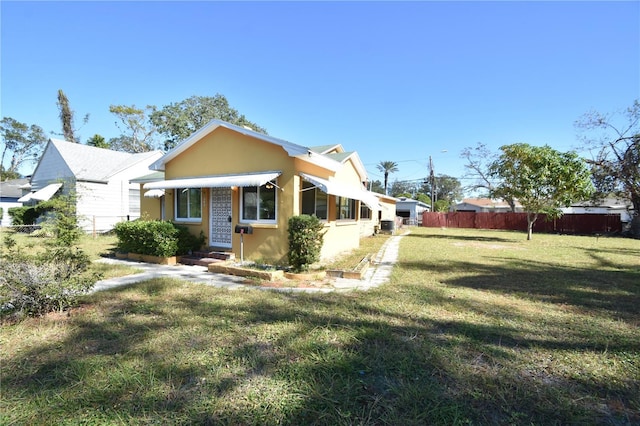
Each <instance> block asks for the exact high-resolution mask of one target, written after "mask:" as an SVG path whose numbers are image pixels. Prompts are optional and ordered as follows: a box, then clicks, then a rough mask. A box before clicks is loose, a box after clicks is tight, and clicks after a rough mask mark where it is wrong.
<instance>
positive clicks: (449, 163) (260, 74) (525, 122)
mask: <svg viewBox="0 0 640 426" xmlns="http://www.w3.org/2000/svg"><path fill="white" fill-rule="evenodd" d="M0 8H1V9H0V11H1V61H2V62H1V68H0V70H1V75H0V78H1V99H0V101H1V102H0V108H1V115H2V116H3V117H12V118H15V119H16V120H19V121H22V122H25V123H27V124H38V125H39V126H41V127H43V128H44V130H45V131H47V132H51V131H54V132H60V127H61V126H60V122H59V119H58V110H57V107H56V95H57V91H58V89H62V90H63V91H64V92H65V93H66V94H67V96H68V98H69V100H70V103H71V106H72V108H73V109H74V111H75V113H76V124H77V126H79V125H80V124H81V117H82V116H84V115H85V114H87V113H88V114H90V120H89V123H88V124H87V125H85V126H84V127H82V128H81V129H80V131H79V134H80V135H81V137H82V140H83V141H84V140H86V139H88V138H89V137H91V136H92V135H94V134H96V133H98V134H101V135H102V136H104V137H106V138H107V139H108V138H110V137H114V136H117V135H118V134H119V130H118V129H117V127H116V126H115V125H114V122H115V117H114V116H113V115H112V114H111V113H109V105H111V104H118V105H131V104H135V105H136V106H144V105H156V106H158V107H162V106H164V105H167V104H169V103H171V102H179V101H181V100H183V99H186V98H188V97H190V96H192V95H198V96H213V95H215V94H216V93H220V94H223V95H225V96H226V97H227V99H228V100H229V102H230V104H231V105H232V106H233V107H234V108H236V109H237V110H239V111H240V112H241V113H243V114H245V115H246V116H247V118H248V119H249V120H251V121H254V122H256V123H258V124H259V125H261V126H262V127H264V128H266V129H267V131H268V132H269V134H271V135H272V136H275V137H279V138H282V139H286V140H288V141H291V142H294V143H297V144H300V145H305V146H313V145H324V144H332V143H341V144H343V146H344V147H345V149H346V150H348V151H353V150H355V151H357V152H358V153H359V155H360V157H361V159H362V161H363V163H364V164H365V166H366V168H367V170H368V172H369V176H370V178H372V179H374V180H375V179H379V180H381V179H382V176H381V173H380V172H379V171H377V169H376V164H377V163H379V162H380V161H396V162H397V163H398V165H399V171H398V172H397V173H395V174H392V175H391V180H392V181H393V180H395V179H399V180H412V179H420V178H422V177H424V176H426V175H427V174H428V168H427V167H428V159H429V156H432V157H433V161H434V167H435V172H436V174H440V173H444V174H448V175H451V176H455V177H462V175H463V174H464V167H463V164H464V162H463V160H462V159H460V151H461V150H462V149H463V148H465V147H469V146H474V145H475V144H476V143H477V142H482V143H485V144H487V145H488V146H489V147H490V148H492V149H493V150H494V151H497V150H498V148H499V147H500V146H501V145H504V144H510V143H515V142H526V143H530V144H533V145H543V144H549V145H551V146H552V147H554V148H556V149H559V150H563V151H566V150H569V149H576V148H579V147H578V146H577V138H576V129H575V128H574V122H575V120H577V119H578V118H579V117H580V116H581V115H583V114H584V113H585V112H587V111H589V110H598V111H601V112H612V111H616V110H619V109H622V108H626V107H627V106H630V105H631V104H632V102H633V100H634V99H637V98H639V97H640V2H637V1H633V2H631V1H628V2H610V1H607V2H481V1H478V2H429V1H427V2H146V1H143V2H124V1H123V2H100V1H97V2H11V1H2V2H0ZM23 172H24V173H28V172H29V170H24V171H23ZM466 183H469V182H468V181H464V180H463V184H466Z"/></svg>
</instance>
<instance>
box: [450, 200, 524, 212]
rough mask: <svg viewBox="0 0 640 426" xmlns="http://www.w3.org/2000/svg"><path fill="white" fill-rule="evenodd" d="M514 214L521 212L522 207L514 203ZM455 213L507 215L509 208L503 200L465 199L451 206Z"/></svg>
mask: <svg viewBox="0 0 640 426" xmlns="http://www.w3.org/2000/svg"><path fill="white" fill-rule="evenodd" d="M515 204H516V213H520V212H522V206H521V205H520V203H519V202H517V201H516V203H515ZM453 210H454V211H457V212H476V213H508V212H510V211H511V206H510V205H509V203H507V202H506V201H504V200H493V199H491V198H465V199H464V200H462V202H460V203H458V204H456V205H455V206H453Z"/></svg>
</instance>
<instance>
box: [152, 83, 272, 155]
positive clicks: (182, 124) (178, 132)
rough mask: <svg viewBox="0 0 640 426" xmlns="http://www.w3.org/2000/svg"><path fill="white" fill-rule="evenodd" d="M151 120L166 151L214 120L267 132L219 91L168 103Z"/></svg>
mask: <svg viewBox="0 0 640 426" xmlns="http://www.w3.org/2000/svg"><path fill="white" fill-rule="evenodd" d="M150 119H151V123H152V124H153V125H154V126H155V127H156V129H157V131H158V133H160V134H162V135H163V136H164V137H165V141H164V148H165V149H166V150H169V149H171V148H173V147H174V146H175V145H176V144H178V143H179V142H180V141H182V140H184V139H186V138H188V137H189V136H191V134H193V133H194V132H196V131H197V130H199V129H201V128H202V127H204V126H205V125H206V124H207V123H208V122H209V121H211V120H213V119H219V120H223V121H226V122H229V123H231V124H236V125H238V126H246V127H250V128H251V129H253V130H254V131H256V132H258V133H264V134H267V131H266V130H265V129H264V128H262V127H260V126H259V125H257V124H256V123H253V122H251V121H249V120H247V118H246V117H245V116H244V115H242V114H240V113H239V112H238V111H237V110H236V109H234V108H232V107H231V106H230V105H229V101H227V98H225V97H224V96H223V95H221V94H219V93H217V94H216V95H215V96H213V97H210V96H191V97H190V98H187V99H185V100H183V101H181V102H177V103H171V104H169V105H165V106H164V107H162V109H160V110H157V111H154V112H153V113H152V114H151V116H150Z"/></svg>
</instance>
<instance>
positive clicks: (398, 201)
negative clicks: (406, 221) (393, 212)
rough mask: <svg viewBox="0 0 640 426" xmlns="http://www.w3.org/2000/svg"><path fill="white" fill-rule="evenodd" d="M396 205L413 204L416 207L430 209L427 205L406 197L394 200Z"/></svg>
mask: <svg viewBox="0 0 640 426" xmlns="http://www.w3.org/2000/svg"><path fill="white" fill-rule="evenodd" d="M398 204H415V205H416V206H420V207H427V208H431V206H430V205H429V204H427V203H425V202H423V201H419V200H414V199H413V198H407V197H400V198H396V205H398Z"/></svg>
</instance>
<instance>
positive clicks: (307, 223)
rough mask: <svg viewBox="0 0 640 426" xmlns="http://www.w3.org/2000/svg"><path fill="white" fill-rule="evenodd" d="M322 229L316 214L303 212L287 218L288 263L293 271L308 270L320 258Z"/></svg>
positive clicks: (322, 226)
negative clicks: (311, 214)
mask: <svg viewBox="0 0 640 426" xmlns="http://www.w3.org/2000/svg"><path fill="white" fill-rule="evenodd" d="M323 230H324V225H323V224H322V222H321V221H320V219H318V218H317V217H316V216H310V215H306V214H303V215H299V216H293V217H290V218H289V265H290V266H291V267H292V269H293V271H294V272H303V271H308V270H309V267H310V266H311V265H312V264H313V263H315V262H317V261H318V260H320V250H321V249H322V244H323V240H324V232H323Z"/></svg>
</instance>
